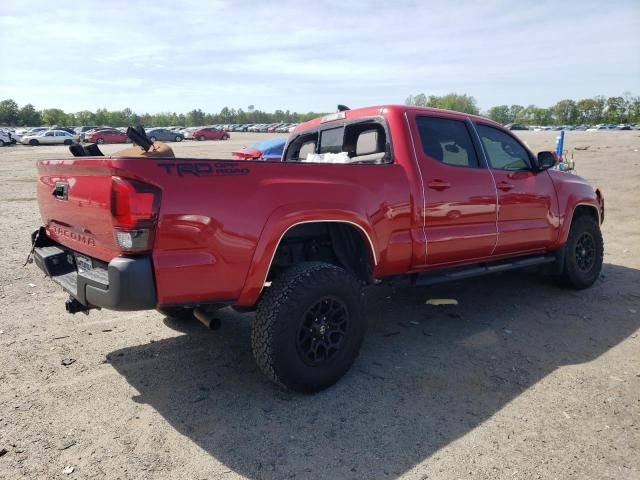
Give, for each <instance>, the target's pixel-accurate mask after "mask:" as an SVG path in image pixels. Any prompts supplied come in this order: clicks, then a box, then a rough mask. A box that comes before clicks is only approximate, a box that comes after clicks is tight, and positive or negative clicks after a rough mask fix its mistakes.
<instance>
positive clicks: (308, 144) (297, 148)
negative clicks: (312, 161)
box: [285, 132, 318, 162]
mask: <svg viewBox="0 0 640 480" xmlns="http://www.w3.org/2000/svg"><path fill="white" fill-rule="evenodd" d="M317 143H318V133H317V132H314V133H309V134H307V135H300V136H299V137H298V138H296V139H295V140H294V141H293V142H291V145H289V148H287V158H286V159H285V161H287V162H300V161H304V160H305V159H306V158H307V155H308V154H310V153H316V144H317Z"/></svg>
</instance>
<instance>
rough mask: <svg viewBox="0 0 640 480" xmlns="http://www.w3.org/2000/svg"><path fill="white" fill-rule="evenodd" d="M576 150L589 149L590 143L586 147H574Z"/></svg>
mask: <svg viewBox="0 0 640 480" xmlns="http://www.w3.org/2000/svg"><path fill="white" fill-rule="evenodd" d="M574 148H575V149H576V150H589V145H587V146H586V147H574Z"/></svg>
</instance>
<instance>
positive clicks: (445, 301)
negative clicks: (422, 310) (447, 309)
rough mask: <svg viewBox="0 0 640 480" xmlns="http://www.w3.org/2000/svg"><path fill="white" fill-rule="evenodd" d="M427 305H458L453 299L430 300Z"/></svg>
mask: <svg viewBox="0 0 640 480" xmlns="http://www.w3.org/2000/svg"><path fill="white" fill-rule="evenodd" d="M426 304H427V305H435V306H439V305H458V301H457V300H456V299H455V298H430V299H429V300H427V302H426Z"/></svg>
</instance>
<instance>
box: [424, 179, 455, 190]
mask: <svg viewBox="0 0 640 480" xmlns="http://www.w3.org/2000/svg"><path fill="white" fill-rule="evenodd" d="M427 186H428V187H429V188H431V189H433V190H446V189H447V188H450V187H451V184H450V183H449V182H444V181H442V180H433V181H431V182H429V184H428V185H427Z"/></svg>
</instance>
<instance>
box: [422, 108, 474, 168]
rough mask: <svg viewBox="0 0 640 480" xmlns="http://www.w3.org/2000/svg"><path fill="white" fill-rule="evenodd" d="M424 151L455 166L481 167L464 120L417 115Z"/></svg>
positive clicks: (431, 156) (435, 158)
mask: <svg viewBox="0 0 640 480" xmlns="http://www.w3.org/2000/svg"><path fill="white" fill-rule="evenodd" d="M416 126H417V127H418V133H419V134H420V142H421V143H422V151H423V152H424V153H425V155H427V156H428V157H430V158H432V159H433V160H436V161H438V162H442V163H444V164H446V165H451V166H454V167H471V168H479V167H480V163H479V162H478V156H477V155H476V151H475V148H474V147H473V142H472V140H471V135H470V133H469V129H468V128H467V125H466V124H465V122H464V121H462V120H453V119H450V118H439V117H424V116H419V117H416Z"/></svg>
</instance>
